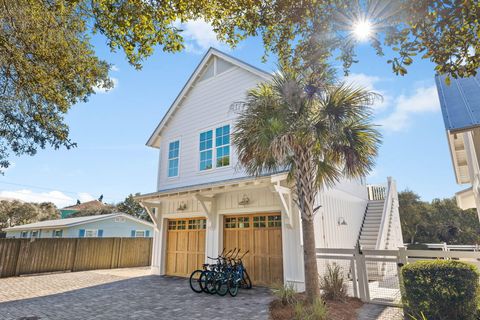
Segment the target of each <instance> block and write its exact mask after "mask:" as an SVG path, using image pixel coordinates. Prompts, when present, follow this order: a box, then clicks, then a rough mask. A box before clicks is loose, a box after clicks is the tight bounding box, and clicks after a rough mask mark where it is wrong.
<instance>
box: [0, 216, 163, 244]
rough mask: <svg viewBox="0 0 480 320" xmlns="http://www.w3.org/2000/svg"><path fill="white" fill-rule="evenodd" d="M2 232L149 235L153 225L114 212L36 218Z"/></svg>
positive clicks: (40, 235)
mask: <svg viewBox="0 0 480 320" xmlns="http://www.w3.org/2000/svg"><path fill="white" fill-rule="evenodd" d="M3 231H5V232H6V233H7V238H95V237H99V238H101V237H151V236H152V233H153V224H151V223H149V222H147V221H144V220H141V219H137V218H134V217H132V216H131V215H128V214H125V213H121V212H118V213H110V214H103V215H97V216H87V217H78V218H66V219H57V220H47V221H40V222H35V223H29V224H24V225H21V226H15V227H11V228H6V229H4V230H3Z"/></svg>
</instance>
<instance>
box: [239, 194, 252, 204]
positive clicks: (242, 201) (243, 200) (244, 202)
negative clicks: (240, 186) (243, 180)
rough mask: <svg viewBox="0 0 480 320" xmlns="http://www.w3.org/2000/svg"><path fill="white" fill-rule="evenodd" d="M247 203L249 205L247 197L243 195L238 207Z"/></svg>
mask: <svg viewBox="0 0 480 320" xmlns="http://www.w3.org/2000/svg"><path fill="white" fill-rule="evenodd" d="M249 203H250V198H249V197H247V195H246V194H244V195H243V197H242V200H240V201H239V202H238V205H240V206H246V205H247V204H249Z"/></svg>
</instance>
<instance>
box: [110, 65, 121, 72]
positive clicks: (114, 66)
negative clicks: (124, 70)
mask: <svg viewBox="0 0 480 320" xmlns="http://www.w3.org/2000/svg"><path fill="white" fill-rule="evenodd" d="M110 70H111V71H113V72H118V71H120V68H119V67H117V66H116V65H114V64H113V65H112V66H111V68H110Z"/></svg>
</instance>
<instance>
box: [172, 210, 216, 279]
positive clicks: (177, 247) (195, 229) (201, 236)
mask: <svg viewBox="0 0 480 320" xmlns="http://www.w3.org/2000/svg"><path fill="white" fill-rule="evenodd" d="M206 223H207V222H206V220H205V219H198V218H197V219H175V220H168V231H167V267H166V274H168V275H171V276H181V277H189V276H190V274H191V273H192V271H194V270H196V269H200V268H201V267H202V264H203V263H204V262H205V228H206Z"/></svg>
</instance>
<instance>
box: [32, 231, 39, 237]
mask: <svg viewBox="0 0 480 320" xmlns="http://www.w3.org/2000/svg"><path fill="white" fill-rule="evenodd" d="M34 232H35V233H36V234H35V236H34V235H33V233H34ZM39 236H40V230H32V231H30V238H38V237H39Z"/></svg>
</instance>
